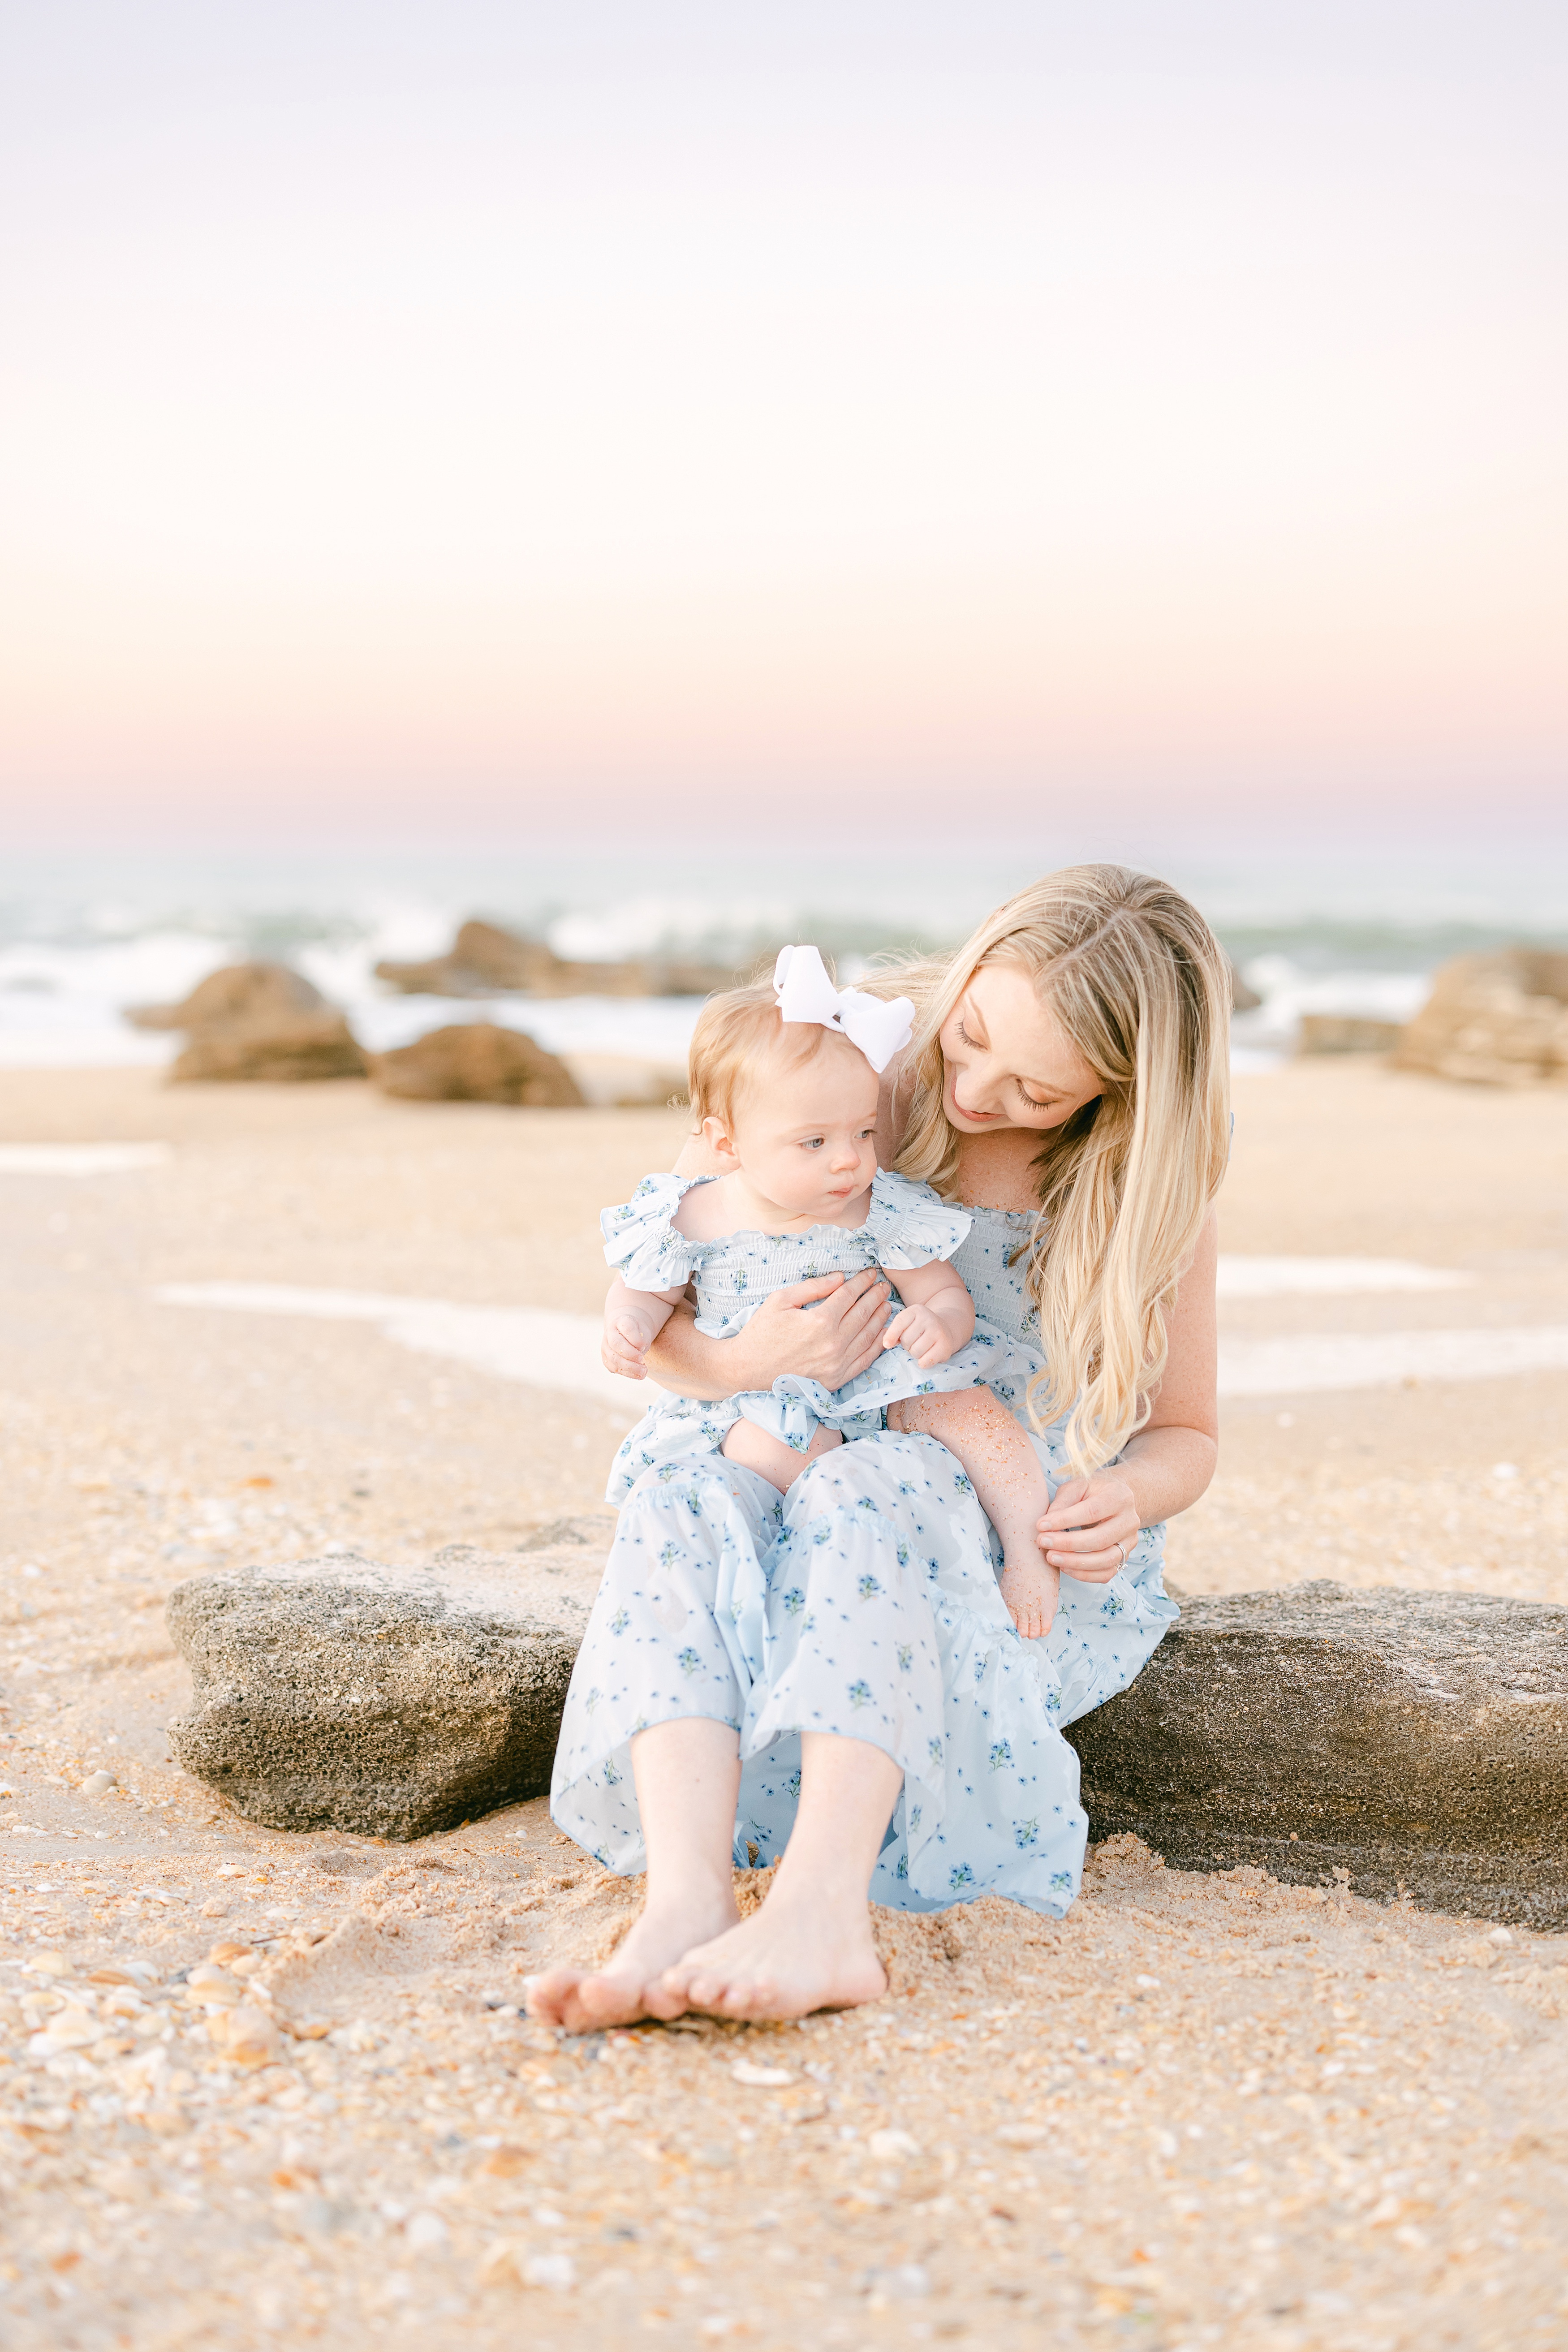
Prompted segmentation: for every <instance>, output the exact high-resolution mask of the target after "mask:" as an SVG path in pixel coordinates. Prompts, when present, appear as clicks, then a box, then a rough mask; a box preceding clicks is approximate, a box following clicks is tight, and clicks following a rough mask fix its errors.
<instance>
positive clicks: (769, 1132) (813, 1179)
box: [731, 1038, 877, 1220]
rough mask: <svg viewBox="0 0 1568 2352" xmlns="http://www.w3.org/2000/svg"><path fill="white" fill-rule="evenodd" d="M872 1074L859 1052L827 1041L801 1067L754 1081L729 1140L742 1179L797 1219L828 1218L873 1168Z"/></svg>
mask: <svg viewBox="0 0 1568 2352" xmlns="http://www.w3.org/2000/svg"><path fill="white" fill-rule="evenodd" d="M876 1124H877V1074H876V1072H875V1070H873V1069H872V1067H871V1065H870V1064H869V1062H868V1061H867V1059H866V1056H865V1055H864V1054H862V1053H860V1052H859V1051H858V1049H857V1048H855V1047H853V1046H847V1045H841V1044H840V1043H839V1042H838V1040H837V1038H833V1039H825V1041H824V1044H823V1046H822V1049H821V1051H820V1052H818V1053H816V1054H814V1055H812V1057H811V1059H810V1061H809V1062H806V1063H805V1064H804V1065H803V1066H801V1067H799V1068H797V1069H793V1070H786V1071H784V1072H781V1074H780V1075H779V1076H777V1077H776V1078H775V1077H773V1076H768V1077H767V1078H763V1079H759V1081H758V1083H757V1085H756V1087H755V1088H754V1089H753V1090H752V1091H750V1092H748V1093H747V1094H746V1095H745V1096H744V1097H743V1098H742V1101H741V1103H740V1105H739V1107H738V1108H737V1109H736V1112H735V1116H734V1120H733V1125H732V1128H731V1140H732V1142H733V1144H734V1148H735V1151H736V1155H737V1157H738V1158H739V1160H740V1162H741V1166H742V1170H743V1171H744V1173H745V1176H746V1179H747V1181H748V1182H749V1183H750V1184H752V1186H753V1187H754V1189H755V1190H756V1191H757V1192H760V1193H761V1194H762V1196H763V1200H765V1201H772V1202H773V1203H774V1204H775V1206H777V1207H778V1208H781V1209H787V1210H789V1211H790V1212H791V1213H794V1214H795V1215H797V1216H814V1217H820V1218H822V1219H824V1220H828V1219H831V1218H833V1217H836V1216H837V1215H838V1214H839V1213H840V1212H841V1211H842V1210H843V1207H844V1204H845V1202H847V1201H850V1200H853V1199H854V1197H855V1195H856V1194H857V1193H858V1192H864V1191H865V1190H866V1187H867V1185H868V1184H869V1182H870V1181H871V1179H872V1177H873V1176H874V1175H875V1174H876V1172H877V1151H876V1145H875V1140H874V1130H875V1128H876Z"/></svg>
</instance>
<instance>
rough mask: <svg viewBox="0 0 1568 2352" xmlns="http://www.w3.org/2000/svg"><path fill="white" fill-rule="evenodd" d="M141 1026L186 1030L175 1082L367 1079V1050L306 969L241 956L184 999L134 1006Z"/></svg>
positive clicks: (132, 1014) (133, 1017)
mask: <svg viewBox="0 0 1568 2352" xmlns="http://www.w3.org/2000/svg"><path fill="white" fill-rule="evenodd" d="M125 1018H126V1020H127V1021H130V1022H132V1024H134V1025H135V1026H136V1027H137V1028H139V1029H183V1030H184V1031H185V1033H186V1037H187V1040H188V1042H187V1044H186V1045H185V1048H184V1052H183V1053H182V1054H181V1055H179V1056H178V1057H177V1059H176V1060H175V1061H174V1065H173V1066H172V1067H171V1069H170V1072H169V1077H170V1081H171V1083H172V1084H174V1085H187V1084H192V1083H204V1082H205V1083H212V1084H222V1085H233V1084H237V1083H273V1084H277V1083H279V1082H282V1083H293V1082H295V1081H298V1080H300V1079H309V1078H363V1076H364V1074H365V1057H364V1055H363V1053H362V1051H361V1050H360V1047H359V1045H358V1044H357V1042H356V1041H355V1039H354V1036H353V1032H352V1031H351V1029H350V1028H349V1024H348V1023H347V1022H346V1021H345V1020H344V1018H343V1016H342V1013H339V1012H338V1011H337V1010H336V1009H335V1008H334V1007H333V1006H332V1005H331V1004H329V1003H327V1001H326V999H325V997H323V996H322V994H321V991H320V989H318V988H315V987H312V985H311V983H310V982H309V981H308V980H307V979H306V978H305V976H304V974H303V972H299V971H291V970H290V969H289V966H288V965H287V964H282V963H236V964H229V965H226V967H225V969H224V970H223V971H214V972H209V973H208V975H207V977H206V979H205V980H204V981H203V982H201V984H200V985H199V987H196V988H194V989H193V990H192V991H191V993H190V994H189V996H187V997H186V998H185V999H184V1002H183V1003H179V1004H143V1005H132V1007H131V1008H130V1009H129V1010H128V1011H127V1013H126V1014H125Z"/></svg>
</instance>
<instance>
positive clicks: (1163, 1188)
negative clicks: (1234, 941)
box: [870, 866, 1231, 1472]
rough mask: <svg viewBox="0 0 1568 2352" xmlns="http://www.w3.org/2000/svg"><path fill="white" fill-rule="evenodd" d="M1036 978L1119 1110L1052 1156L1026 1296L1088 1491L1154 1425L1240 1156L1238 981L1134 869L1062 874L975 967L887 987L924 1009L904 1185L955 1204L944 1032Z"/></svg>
mask: <svg viewBox="0 0 1568 2352" xmlns="http://www.w3.org/2000/svg"><path fill="white" fill-rule="evenodd" d="M989 964H1011V965H1014V966H1016V967H1017V968H1019V969H1020V970H1022V971H1026V972H1027V974H1028V975H1029V977H1030V979H1031V980H1032V982H1034V986H1035V991H1036V994H1037V997H1038V1000H1039V1003H1040V1005H1041V1007H1042V1009H1043V1010H1044V1011H1046V1012H1047V1013H1049V1015H1050V1017H1051V1018H1052V1020H1054V1021H1055V1022H1056V1023H1057V1024H1058V1027H1059V1028H1060V1030H1061V1032H1062V1034H1063V1035H1064V1036H1065V1037H1067V1038H1068V1041H1069V1042H1070V1044H1071V1045H1072V1046H1073V1047H1074V1049H1075V1051H1076V1052H1077V1053H1079V1055H1081V1056H1082V1058H1083V1060H1084V1061H1085V1062H1086V1063H1087V1064H1088V1065H1089V1068H1090V1069H1091V1070H1092V1071H1093V1072H1094V1075H1095V1076H1096V1077H1097V1078H1098V1079H1099V1080H1100V1087H1101V1092H1100V1095H1099V1096H1098V1097H1096V1099H1095V1100H1094V1101H1093V1102H1090V1103H1088V1104H1086V1105H1085V1106H1084V1107H1083V1108H1082V1109H1081V1110H1079V1111H1077V1112H1075V1113H1074V1115H1073V1117H1072V1118H1069V1119H1068V1121H1067V1123H1066V1125H1065V1126H1064V1127H1062V1128H1060V1129H1058V1130H1056V1132H1055V1133H1054V1134H1052V1136H1051V1137H1050V1139H1049V1140H1048V1142H1047V1145H1046V1147H1045V1149H1044V1150H1042V1152H1041V1155H1040V1158H1039V1160H1037V1163H1036V1165H1037V1169H1038V1171H1039V1178H1040V1206H1041V1208H1042V1210H1043V1211H1044V1214H1043V1216H1042V1217H1041V1218H1040V1219H1039V1220H1038V1222H1037V1226H1036V1230H1035V1239H1034V1241H1033V1243H1032V1244H1029V1245H1028V1253H1029V1254H1028V1262H1027V1266H1026V1280H1027V1284H1028V1288H1029V1291H1030V1294H1031V1296H1032V1297H1033V1298H1034V1300H1035V1302H1036V1304H1037V1307H1038V1309H1039V1318H1040V1345H1041V1349H1042V1350H1043V1352H1044V1354H1045V1358H1046V1363H1047V1370H1045V1371H1044V1372H1042V1373H1041V1374H1040V1375H1039V1376H1038V1378H1037V1380H1036V1381H1034V1383H1033V1385H1032V1387H1031V1389H1030V1392H1029V1400H1028V1402H1029V1412H1030V1417H1031V1419H1032V1420H1033V1421H1034V1423H1035V1424H1036V1426H1037V1428H1040V1429H1045V1428H1047V1427H1048V1426H1049V1425H1050V1424H1051V1423H1054V1422H1056V1421H1057V1420H1058V1419H1059V1418H1060V1417H1061V1415H1062V1414H1063V1413H1064V1412H1065V1413H1066V1415H1067V1419H1066V1423H1065V1424H1064V1428H1063V1433H1062V1434H1063V1439H1064V1443H1065V1444H1066V1448H1067V1452H1068V1459H1069V1460H1070V1461H1071V1463H1072V1465H1073V1466H1074V1468H1075V1469H1076V1470H1078V1471H1079V1472H1088V1471H1090V1470H1093V1469H1098V1468H1099V1467H1100V1465H1103V1464H1104V1463H1106V1462H1109V1461H1110V1460H1111V1459H1112V1458H1113V1457H1114V1456H1115V1455H1116V1454H1119V1453H1120V1452H1121V1448H1122V1446H1123V1445H1124V1444H1126V1442H1127V1440H1128V1438H1129V1437H1130V1436H1131V1435H1132V1433H1133V1432H1134V1431H1135V1430H1137V1429H1138V1428H1139V1427H1141V1426H1142V1423H1143V1422H1144V1421H1145V1420H1146V1419H1147V1418H1148V1414H1149V1410H1150V1392H1151V1391H1152V1390H1153V1389H1154V1388H1155V1387H1156V1386H1157V1385H1158V1382H1159V1380H1160V1376H1161V1374H1162V1372H1163V1370H1164V1368H1165V1358H1166V1349H1167V1339H1166V1321H1167V1318H1168V1315H1169V1312H1170V1308H1171V1304H1172V1301H1173V1298H1174V1297H1175V1293H1176V1285H1177V1282H1178V1280H1179V1278H1180V1276H1181V1274H1182V1271H1183V1269H1184V1266H1185V1265H1186V1264H1187V1263H1188V1261H1189V1259H1190V1258H1191V1256H1192V1254H1193V1251H1194V1248H1195V1246H1196V1244H1197V1240H1198V1236H1199V1234H1200V1232H1201V1231H1202V1228H1203V1224H1204V1221H1205V1217H1206V1216H1207V1214H1208V1212H1209V1206H1210V1203H1211V1202H1213V1200H1214V1197H1215V1193H1216V1192H1218V1190H1219V1186H1220V1181H1221V1179H1222V1178H1223V1176H1224V1174H1225V1168H1226V1159H1227V1157H1228V1155H1229V1150H1230V1055H1229V1034H1230V999H1231V984H1230V970H1229V966H1228V964H1227V963H1226V958H1225V955H1224V953H1223V951H1222V950H1221V948H1220V946H1219V943H1218V941H1217V940H1215V936H1214V933H1213V932H1212V931H1211V930H1210V929H1209V927H1208V925H1207V923H1205V920H1204V919H1203V917H1202V916H1201V915H1200V914H1199V913H1198V910H1197V908H1195V907H1194V906H1193V905H1192V903H1191V901H1190V900H1188V899H1186V898H1183V896H1182V894H1181V892H1180V891H1179V890H1173V889H1172V887H1170V885H1169V884H1168V883H1165V882H1157V881H1155V880H1154V879H1153V878H1152V877H1151V876H1149V875H1146V874H1134V873H1131V872H1130V871H1129V870H1128V869H1127V868H1126V867H1125V866H1068V867H1066V868H1065V869H1064V870H1063V871H1062V872H1061V873H1059V874H1047V876H1046V877H1045V879H1044V881H1041V882H1036V883H1034V884H1032V885H1031V886H1030V887H1029V888H1028V889H1026V890H1021V891H1020V892H1019V893H1018V895H1017V897H1016V898H1010V899H1009V900H1008V901H1007V903H1006V905H1005V907H999V908H997V910H996V912H995V913H994V915H992V916H991V917H989V919H987V920H986V921H985V922H984V923H982V924H981V926H980V929H978V930H977V931H976V932H975V933H974V935H973V938H972V939H970V940H966V941H965V942H964V944H963V947H962V948H960V949H959V950H958V951H957V953H956V954H954V955H952V956H951V957H946V958H942V959H940V960H933V961H929V962H924V963H916V964H906V965H904V966H903V967H901V968H900V969H899V970H898V971H887V970H883V971H879V972H878V973H877V975H876V978H875V980H874V981H873V982H871V983H870V984H871V985H873V986H875V987H877V988H878V989H879V991H880V990H883V989H887V990H889V992H891V989H892V987H893V985H894V984H895V983H896V986H897V987H898V988H899V989H900V990H903V991H905V992H907V993H909V994H910V995H911V996H912V997H913V998H914V1000H915V1003H916V1006H917V1015H916V1023H915V1034H914V1038H913V1041H912V1045H911V1048H910V1052H911V1056H912V1061H913V1066H914V1073H915V1084H914V1094H913V1098H912V1101H911V1103H910V1116H909V1124H908V1127H907V1128H906V1129H905V1134H904V1141H903V1146H902V1149H901V1150H900V1153H899V1156H898V1163H897V1164H898V1166H899V1168H900V1170H901V1171H902V1172H903V1173H904V1174H905V1175H906V1176H911V1177H915V1178H918V1179H920V1180H921V1181H924V1182H926V1183H929V1184H931V1185H934V1186H935V1188H936V1190H937V1191H938V1192H947V1193H951V1192H952V1189H953V1181H954V1178H955V1175H956V1171H957V1167H958V1146H959V1136H958V1130H957V1129H955V1128H954V1127H953V1126H952V1122H951V1121H950V1120H949V1118H948V1117H947V1113H946V1110H945V1108H944V1107H943V1105H944V1095H943V1085H942V1047H941V1045H940V1043H939V1042H938V1040H939V1036H940V1033H941V1031H942V1027H943V1025H944V1024H945V1023H946V1022H947V1020H948V1019H949V1017H950V1016H951V1014H952V1011H953V1008H954V1007H955V1006H956V1004H957V1003H958V1002H959V999H960V998H961V997H962V996H963V992H964V990H965V989H966V988H967V987H968V985H969V982H970V981H971V979H972V978H973V974H974V973H975V972H976V971H979V970H981V969H982V968H983V967H984V966H986V965H989Z"/></svg>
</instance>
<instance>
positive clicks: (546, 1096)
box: [371, 1021, 584, 1110]
mask: <svg viewBox="0 0 1568 2352" xmlns="http://www.w3.org/2000/svg"><path fill="white" fill-rule="evenodd" d="M371 1076H373V1077H374V1080H375V1083H376V1085H377V1086H378V1087H381V1088H382V1090H383V1092H384V1093H385V1094H389V1095H404V1096H406V1097H408V1098H409V1100H411V1101H413V1102H499V1103H517V1104H521V1105H523V1106H524V1107H525V1108H530V1109H535V1110H570V1109H574V1108H579V1107H580V1106H581V1105H582V1103H583V1100H584V1095H583V1090H582V1088H581V1087H579V1086H578V1084H577V1081H576V1079H575V1078H574V1076H572V1073H571V1071H570V1070H569V1069H568V1068H567V1066H566V1065H565V1063H564V1062H563V1061H560V1060H558V1059H557V1058H556V1056H555V1055H553V1054H547V1053H546V1052H545V1050H544V1048H543V1046H542V1045H536V1044H535V1042H534V1040H533V1039H532V1038H531V1037H528V1036H524V1035H523V1034H522V1033H521V1031H520V1030H516V1029H501V1028H499V1027H498V1026H497V1024H495V1023H494V1022H493V1021H459V1022H456V1023H454V1024H453V1025H452V1026H451V1027H450V1028H447V1029H432V1030H431V1031H430V1032H429V1034H427V1035H426V1036H424V1037H420V1038H417V1039H416V1041H415V1043H414V1044H413V1045H400V1046H399V1047H398V1049H397V1051H396V1052H395V1053H392V1054H375V1055H372V1057H371Z"/></svg>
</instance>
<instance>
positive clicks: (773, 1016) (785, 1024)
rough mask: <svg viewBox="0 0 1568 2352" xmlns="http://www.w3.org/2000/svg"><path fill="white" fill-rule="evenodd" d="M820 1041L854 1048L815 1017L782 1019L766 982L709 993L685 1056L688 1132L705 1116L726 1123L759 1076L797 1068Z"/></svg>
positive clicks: (698, 1130) (816, 1049) (844, 1050)
mask: <svg viewBox="0 0 1568 2352" xmlns="http://www.w3.org/2000/svg"><path fill="white" fill-rule="evenodd" d="M825 1045H829V1046H832V1047H834V1048H836V1049H837V1051H838V1052H839V1053H846V1054H855V1055H858V1054H859V1051H860V1049H859V1047H858V1045H851V1044H850V1043H849V1040H848V1039H847V1037H843V1036H840V1035H839V1034H838V1032H837V1030H833V1029H826V1028H824V1027H823V1025H822V1024H821V1023H820V1022H816V1021H785V1020H784V1017H783V1015H782V1014H781V1013H780V1012H779V1009H778V1003H777V1000H776V998H775V996H774V993H773V983H772V982H771V981H756V982H752V986H751V987H749V988H731V989H728V990H726V992H725V993H724V994H723V995H722V996H710V998H709V1000H708V1002H707V1003H706V1004H705V1005H704V1006H703V1008H702V1010H701V1012H700V1013H699V1014H698V1016H697V1026H696V1028H695V1029H694V1030H693V1031H692V1033H691V1046H690V1051H689V1056H688V1060H687V1072H688V1087H689V1093H690V1097H691V1131H692V1133H693V1134H694V1135H698V1134H700V1133H701V1130H702V1122H703V1120H704V1119H705V1118H716V1119H719V1120H721V1122H722V1123H723V1125H724V1126H725V1128H729V1127H730V1126H731V1124H732V1122H733V1119H734V1115H735V1108H736V1105H737V1104H738V1103H739V1102H740V1101H741V1100H742V1097H744V1096H745V1095H746V1094H748V1093H750V1092H752V1091H753V1090H754V1088H755V1087H756V1086H757V1085H758V1084H759V1083H760V1082H761V1081H762V1080H763V1078H764V1077H765V1076H769V1075H777V1074H780V1073H782V1072H783V1071H785V1070H798V1069H800V1068H801V1067H802V1066H804V1065H805V1063H807V1062H809V1061H811V1060H812V1059H813V1058H814V1057H815V1056H816V1055H817V1054H819V1053H820V1052H821V1051H822V1048H823V1047H824V1046H825Z"/></svg>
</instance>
